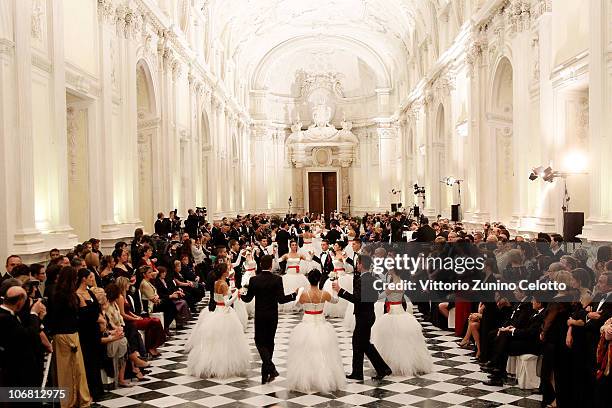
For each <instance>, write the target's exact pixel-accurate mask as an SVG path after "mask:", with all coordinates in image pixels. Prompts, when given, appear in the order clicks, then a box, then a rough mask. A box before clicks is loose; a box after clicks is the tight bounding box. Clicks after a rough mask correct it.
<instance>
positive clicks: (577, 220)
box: [563, 212, 584, 242]
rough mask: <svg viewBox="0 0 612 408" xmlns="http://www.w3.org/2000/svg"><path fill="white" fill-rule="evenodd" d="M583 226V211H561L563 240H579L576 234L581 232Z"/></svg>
mask: <svg viewBox="0 0 612 408" xmlns="http://www.w3.org/2000/svg"><path fill="white" fill-rule="evenodd" d="M583 226H584V213H583V212H566V213H563V240H564V241H566V242H580V240H579V239H578V238H576V235H580V234H582V227H583Z"/></svg>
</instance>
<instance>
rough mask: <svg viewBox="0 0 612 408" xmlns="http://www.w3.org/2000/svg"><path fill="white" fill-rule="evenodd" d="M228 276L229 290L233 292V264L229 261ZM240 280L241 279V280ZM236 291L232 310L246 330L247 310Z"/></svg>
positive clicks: (234, 282) (234, 285) (234, 286)
mask: <svg viewBox="0 0 612 408" xmlns="http://www.w3.org/2000/svg"><path fill="white" fill-rule="evenodd" d="M229 271H230V276H229V290H230V292H231V293H233V292H234V291H235V290H236V275H235V273H234V265H233V264H231V263H230V269H229ZM243 278H244V276H243ZM241 282H242V280H241ZM237 293H238V299H236V301H235V302H234V311H235V312H236V315H237V316H238V319H239V320H240V323H241V324H242V329H243V330H244V331H246V329H247V326H248V325H249V314H248V312H247V306H246V303H244V302H243V301H242V300H240V291H238V292H237Z"/></svg>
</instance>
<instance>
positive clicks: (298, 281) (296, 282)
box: [278, 272, 310, 312]
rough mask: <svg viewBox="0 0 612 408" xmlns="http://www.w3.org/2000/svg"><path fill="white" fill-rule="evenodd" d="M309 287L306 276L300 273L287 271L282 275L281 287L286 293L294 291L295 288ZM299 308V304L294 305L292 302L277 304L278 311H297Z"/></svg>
mask: <svg viewBox="0 0 612 408" xmlns="http://www.w3.org/2000/svg"><path fill="white" fill-rule="evenodd" d="M309 287H310V284H309V283H308V278H306V276H304V275H302V274H301V273H295V272H288V273H286V274H285V275H283V289H284V290H285V294H286V295H288V294H290V293H293V292H295V290H296V289H297V288H304V289H307V288H309ZM301 309H302V307H301V306H300V305H299V304H298V305H295V304H294V303H293V302H289V303H285V304H282V305H278V311H279V312H297V311H300V310H301Z"/></svg>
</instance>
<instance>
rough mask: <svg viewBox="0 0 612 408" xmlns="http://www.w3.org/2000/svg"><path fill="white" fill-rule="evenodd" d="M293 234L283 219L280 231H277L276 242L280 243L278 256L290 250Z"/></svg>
mask: <svg viewBox="0 0 612 408" xmlns="http://www.w3.org/2000/svg"><path fill="white" fill-rule="evenodd" d="M290 239H291V234H290V233H289V231H288V230H287V223H286V222H285V221H283V222H282V223H281V225H280V228H279V229H278V231H276V243H277V244H278V257H279V258H280V257H281V256H283V255H285V254H286V253H288V252H289V240H290Z"/></svg>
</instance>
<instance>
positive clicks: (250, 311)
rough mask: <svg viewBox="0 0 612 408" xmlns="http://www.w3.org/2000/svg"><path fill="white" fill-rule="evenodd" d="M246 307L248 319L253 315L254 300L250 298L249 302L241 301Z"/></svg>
mask: <svg viewBox="0 0 612 408" xmlns="http://www.w3.org/2000/svg"><path fill="white" fill-rule="evenodd" d="M242 303H243V304H244V306H245V307H246V311H247V315H248V318H249V319H252V318H253V316H255V301H254V300H251V301H250V302H249V303H245V302H242Z"/></svg>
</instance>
